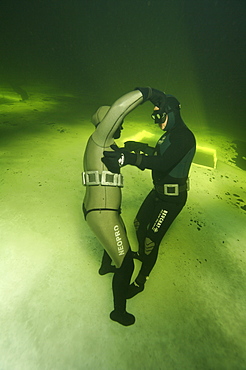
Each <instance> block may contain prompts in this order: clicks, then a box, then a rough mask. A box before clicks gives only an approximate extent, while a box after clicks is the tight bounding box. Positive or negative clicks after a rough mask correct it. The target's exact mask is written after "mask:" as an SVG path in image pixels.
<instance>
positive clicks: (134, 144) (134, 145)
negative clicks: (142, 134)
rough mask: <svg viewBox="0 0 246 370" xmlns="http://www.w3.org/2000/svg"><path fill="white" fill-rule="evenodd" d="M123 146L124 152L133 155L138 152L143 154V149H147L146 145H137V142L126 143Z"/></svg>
mask: <svg viewBox="0 0 246 370" xmlns="http://www.w3.org/2000/svg"><path fill="white" fill-rule="evenodd" d="M124 145H125V149H126V150H128V151H129V152H135V153H140V151H141V152H144V153H145V149H146V148H147V147H148V144H145V143H139V142H137V141H126V142H125V143H124Z"/></svg>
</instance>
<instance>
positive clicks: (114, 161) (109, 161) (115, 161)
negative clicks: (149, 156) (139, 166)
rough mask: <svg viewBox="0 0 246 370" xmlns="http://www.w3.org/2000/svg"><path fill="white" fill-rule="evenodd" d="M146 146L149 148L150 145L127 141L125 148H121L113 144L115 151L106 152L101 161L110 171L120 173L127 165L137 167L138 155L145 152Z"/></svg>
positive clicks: (112, 147)
mask: <svg viewBox="0 0 246 370" xmlns="http://www.w3.org/2000/svg"><path fill="white" fill-rule="evenodd" d="M146 146H148V144H144V143H138V142H136V141H126V142H125V143H124V147H123V148H119V147H118V146H117V145H114V144H113V145H111V146H110V148H111V149H113V151H108V150H105V151H104V152H103V155H104V157H103V158H102V159H101V160H102V162H103V163H104V164H105V166H106V167H107V168H108V170H109V171H111V172H113V173H119V172H120V167H123V166H126V165H127V164H131V165H135V164H136V161H137V153H140V151H143V149H144V147H146ZM131 152H134V153H131Z"/></svg>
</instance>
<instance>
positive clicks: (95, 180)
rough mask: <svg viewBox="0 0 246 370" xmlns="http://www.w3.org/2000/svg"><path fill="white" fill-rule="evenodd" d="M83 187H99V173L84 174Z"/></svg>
mask: <svg viewBox="0 0 246 370" xmlns="http://www.w3.org/2000/svg"><path fill="white" fill-rule="evenodd" d="M82 178H83V185H99V184H100V179H99V173H98V171H86V172H82Z"/></svg>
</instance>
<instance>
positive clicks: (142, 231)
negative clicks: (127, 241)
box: [133, 190, 155, 261]
mask: <svg viewBox="0 0 246 370" xmlns="http://www.w3.org/2000/svg"><path fill="white" fill-rule="evenodd" d="M154 211H155V192H154V191H153V190H152V191H151V192H150V193H149V194H148V195H147V197H146V198H145V200H144V201H143V203H142V205H141V207H140V209H139V211H138V213H137V216H136V218H135V220H134V227H135V231H136V236H137V240H138V252H137V253H136V252H135V253H133V257H134V258H137V259H139V260H140V261H141V260H142V257H143V255H144V245H145V237H146V233H147V230H148V226H149V223H150V222H151V217H152V215H153V213H154Z"/></svg>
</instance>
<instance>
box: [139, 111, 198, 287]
mask: <svg viewBox="0 0 246 370" xmlns="http://www.w3.org/2000/svg"><path fill="white" fill-rule="evenodd" d="M165 130H166V131H165V133H164V135H162V136H161V138H160V139H159V140H158V142H157V144H156V147H155V148H153V153H152V155H142V156H141V157H142V158H141V163H140V165H138V167H139V168H140V169H142V170H144V169H151V170H152V178H153V183H154V189H153V190H151V192H150V193H149V194H148V196H147V197H146V199H145V200H144V202H143V204H142V205H141V207H140V209H139V211H138V213H137V216H136V219H135V228H136V234H137V239H138V243H139V254H140V257H141V259H142V261H143V263H142V267H141V269H140V272H139V275H138V277H137V279H136V281H137V282H138V283H140V284H143V283H144V282H145V281H146V277H148V276H149V274H150V272H151V270H152V269H153V267H154V265H155V263H156V260H157V255H158V250H159V245H160V243H161V240H162V238H163V236H164V235H165V233H166V232H167V230H168V228H169V227H170V225H171V224H172V222H173V221H174V219H175V218H176V217H177V215H178V214H179V213H180V211H181V210H182V208H183V207H184V205H185V203H186V200H187V190H188V185H187V180H188V174H189V169H190V166H191V163H192V159H193V157H194V154H195V150H196V141H195V137H194V135H193V133H192V132H191V131H190V130H189V129H188V127H187V126H186V125H185V123H184V122H183V120H182V118H181V117H180V113H179V111H178V110H177V111H172V112H170V113H169V114H168V123H167V126H166V128H165ZM148 149H149V148H148Z"/></svg>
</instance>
